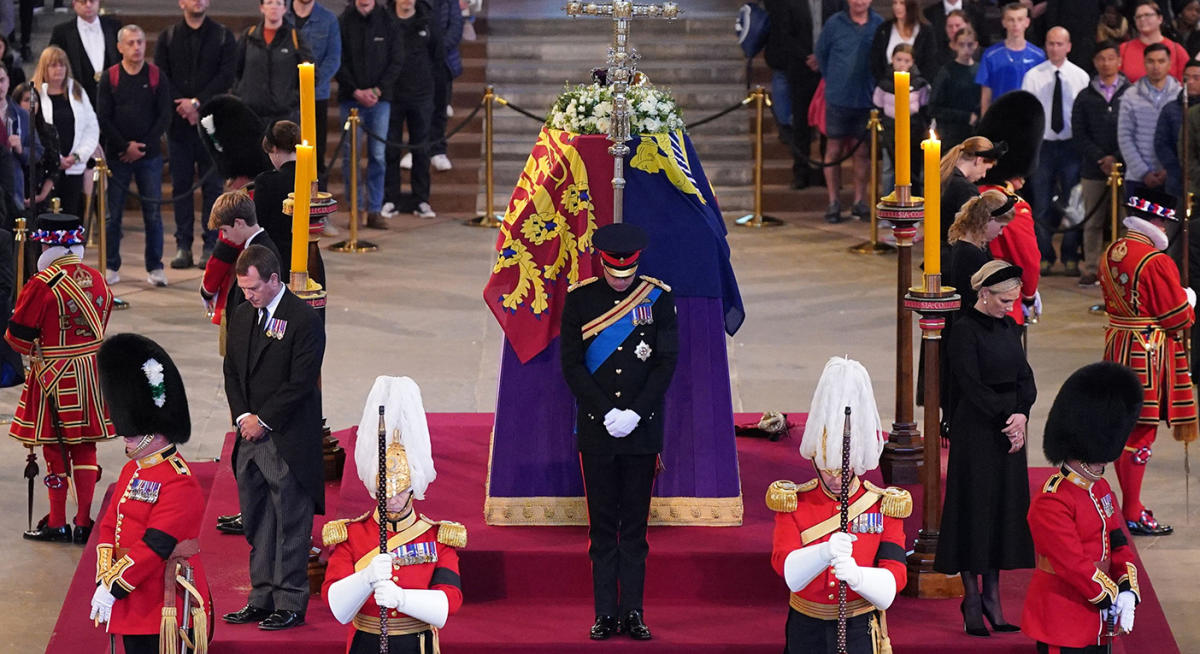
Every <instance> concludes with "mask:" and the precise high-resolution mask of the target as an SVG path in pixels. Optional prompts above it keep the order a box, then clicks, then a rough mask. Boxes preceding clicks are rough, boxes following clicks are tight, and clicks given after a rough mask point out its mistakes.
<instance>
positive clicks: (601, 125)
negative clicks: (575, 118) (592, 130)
mask: <svg viewBox="0 0 1200 654" xmlns="http://www.w3.org/2000/svg"><path fill="white" fill-rule="evenodd" d="M610 127H612V120H611V119H610V118H609V117H608V116H603V117H600V118H597V119H596V131H597V132H600V133H604V134H607V133H608V130H609V128H610Z"/></svg>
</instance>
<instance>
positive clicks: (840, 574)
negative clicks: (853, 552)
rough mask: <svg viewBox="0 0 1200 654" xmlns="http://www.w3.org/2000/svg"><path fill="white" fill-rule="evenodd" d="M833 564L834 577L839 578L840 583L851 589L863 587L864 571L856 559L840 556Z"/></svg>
mask: <svg viewBox="0 0 1200 654" xmlns="http://www.w3.org/2000/svg"><path fill="white" fill-rule="evenodd" d="M832 563H833V576H835V577H837V579H838V581H844V582H846V585H847V586H850V588H851V589H855V588H857V587H858V586H860V585H862V580H863V574H862V569H861V568H859V567H858V562H857V561H855V560H854V557H852V556H839V557H836V558H834V559H833V562H832Z"/></svg>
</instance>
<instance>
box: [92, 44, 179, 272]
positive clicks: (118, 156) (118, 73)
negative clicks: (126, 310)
mask: <svg viewBox="0 0 1200 654" xmlns="http://www.w3.org/2000/svg"><path fill="white" fill-rule="evenodd" d="M117 49H118V50H119V51H120V52H121V63H119V64H117V65H115V66H112V67H110V68H109V69H108V70H107V71H105V73H104V74H103V75H101V76H100V89H99V99H98V102H97V108H98V111H97V112H96V118H97V120H99V122H100V137H101V139H102V140H103V141H104V147H105V151H106V152H107V153H108V154H109V157H110V159H109V161H108V166H109V169H110V170H111V171H112V180H111V181H110V183H109V185H108V220H107V224H106V225H105V228H106V229H107V230H108V243H107V245H108V252H107V253H106V254H105V257H106V264H105V267H106V268H107V271H106V273H105V277H106V278H107V279H108V280H109V283H110V284H115V283H117V282H118V281H120V275H119V273H118V271H119V270H120V269H121V216H122V214H123V213H124V209H125V194H126V193H128V192H129V183H130V182H131V181H133V180H134V179H136V180H137V187H138V194H139V195H140V196H141V198H140V199H141V203H142V221H143V223H144V224H145V226H146V248H145V263H146V272H147V273H148V276H147V278H146V281H147V282H148V283H149V284H150V285H151V286H155V287H162V286H166V285H167V276H166V274H165V273H164V272H163V262H162V252H163V227H162V213H161V208H160V207H159V200H161V199H162V173H163V161H162V146H161V144H160V143H159V141H161V139H162V135H163V132H164V131H166V129H167V124H168V122H169V121H170V120H171V89H170V88H169V86H170V84H169V82H168V81H167V78H166V77H165V76H164V75H163V74H162V72H161V71H160V70H159V68H158V66H155V65H154V64H152V63H150V62H148V61H146V33H145V32H144V31H143V30H142V28H140V27H138V26H137V25H126V26H125V27H122V28H121V31H120V32H118V33H117Z"/></svg>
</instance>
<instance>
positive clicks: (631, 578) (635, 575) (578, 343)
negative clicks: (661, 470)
mask: <svg viewBox="0 0 1200 654" xmlns="http://www.w3.org/2000/svg"><path fill="white" fill-rule="evenodd" d="M646 240H647V239H646V233H645V232H644V231H642V229H641V228H639V227H637V226H636V225H630V224H627V223H617V224H613V225H606V226H604V227H601V228H600V229H598V230H596V234H595V237H594V238H593V241H592V242H593V243H594V245H595V247H596V249H597V250H599V252H600V259H601V263H602V264H603V266H604V276H603V277H592V278H590V279H586V280H583V281H581V282H579V283H578V284H575V285H573V286H572V287H571V288H570V290H569V291H568V294H567V300H566V303H565V305H564V306H563V316H562V335H561V341H560V342H561V349H562V367H563V376H564V377H565V378H566V380H567V385H568V386H570V387H571V392H572V393H573V394H574V395H575V399H576V404H577V413H576V420H575V432H576V437H577V439H578V445H579V452H580V455H581V456H580V458H581V460H582V462H583V481H584V486H585V488H586V491H587V504H588V519H589V523H590V524H589V528H588V538H589V539H590V540H591V546H590V547H589V549H588V555H589V556H590V557H591V560H592V593H593V595H594V598H595V605H596V623H595V624H594V625H593V626H592V629H591V633H590V636H591V638H592V639H593V640H604V639H606V638H608V637H609V636H611V635H613V634H614V633H628V634H629V635H630V636H631V637H632V638H634V639H636V640H649V639H650V630H649V629H648V628H646V624H645V622H644V620H643V615H642V588H643V585H644V582H645V577H646V555H647V553H648V552H649V551H650V546H649V545H648V544H647V543H646V522H647V520H648V518H649V513H650V491H651V488H652V486H653V482H654V474H655V471H656V470H657V463H658V454H659V453H660V452H662V447H663V424H662V407H663V397H664V396H665V395H666V393H667V386H668V385H669V384H670V383H671V375H672V374H673V373H674V372H675V360H676V359H677V357H678V354H679V332H678V329H677V328H676V324H675V301H674V300H673V299H672V297H671V289H670V287H669V286H667V285H666V284H664V283H662V282H660V281H658V280H657V279H653V278H651V277H643V276H638V275H637V274H636V273H637V265H638V259H639V257H640V256H641V251H642V250H643V249H644V248H645V247H646ZM617 616H620V621H618V620H617Z"/></svg>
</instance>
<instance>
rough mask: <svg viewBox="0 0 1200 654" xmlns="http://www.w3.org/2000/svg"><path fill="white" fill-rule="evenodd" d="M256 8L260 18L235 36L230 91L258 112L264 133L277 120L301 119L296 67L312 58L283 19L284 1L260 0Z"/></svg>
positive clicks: (289, 24) (260, 127) (305, 45)
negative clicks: (236, 39) (236, 38)
mask: <svg viewBox="0 0 1200 654" xmlns="http://www.w3.org/2000/svg"><path fill="white" fill-rule="evenodd" d="M258 9H259V11H261V12H262V15H263V19H262V20H261V21H259V22H258V23H257V24H255V25H251V26H250V27H248V28H247V29H246V31H245V32H243V33H242V36H241V38H239V39H238V43H237V52H236V53H235V54H234V58H233V60H234V62H235V63H234V77H235V79H236V80H237V81H236V82H234V85H233V94H234V95H236V96H237V97H238V98H240V99H241V100H242V102H245V103H246V104H247V105H248V106H249V107H250V109H252V110H253V111H254V113H255V114H258V117H259V119H260V122H261V124H260V126H259V129H260V131H261V132H265V131H266V128H267V127H268V126H270V125H274V124H275V121H278V120H291V121H294V122H300V77H299V75H297V73H296V66H297V65H299V64H300V63H302V62H305V61H312V60H313V57H312V52H311V51H310V50H309V49H308V46H307V44H305V43H304V42H303V41H302V40H300V36H299V34H298V33H297V32H296V30H295V29H294V28H293V27H292V24H291V23H289V22H288V21H286V20H284V12H286V11H287V7H286V5H285V4H284V1H283V0H259V2H258Z"/></svg>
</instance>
